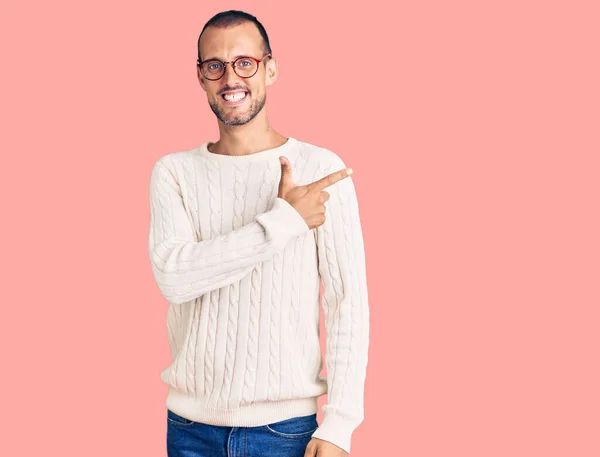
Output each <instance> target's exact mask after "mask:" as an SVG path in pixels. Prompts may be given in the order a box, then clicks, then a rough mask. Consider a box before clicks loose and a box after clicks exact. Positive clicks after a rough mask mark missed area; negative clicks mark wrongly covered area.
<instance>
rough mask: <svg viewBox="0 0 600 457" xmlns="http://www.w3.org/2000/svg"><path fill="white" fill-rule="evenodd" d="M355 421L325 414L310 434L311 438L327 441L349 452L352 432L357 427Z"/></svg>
mask: <svg viewBox="0 0 600 457" xmlns="http://www.w3.org/2000/svg"><path fill="white" fill-rule="evenodd" d="M358 425H359V424H357V423H356V421H349V420H347V419H344V418H341V417H339V416H338V417H335V416H327V415H325V417H324V419H323V422H322V423H321V425H319V428H317V430H316V431H315V432H314V433H313V434H312V437H313V438H319V439H321V440H325V441H329V442H330V443H333V444H335V445H336V446H337V447H340V448H342V449H343V450H344V451H346V452H347V453H348V454H350V442H351V440H352V433H353V432H354V430H355V429H356V427H358Z"/></svg>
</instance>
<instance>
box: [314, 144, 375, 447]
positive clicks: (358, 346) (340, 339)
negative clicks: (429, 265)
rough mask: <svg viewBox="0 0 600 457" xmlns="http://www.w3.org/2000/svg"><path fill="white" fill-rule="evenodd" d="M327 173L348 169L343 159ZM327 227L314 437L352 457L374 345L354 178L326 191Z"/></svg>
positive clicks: (321, 251) (322, 234)
mask: <svg viewBox="0 0 600 457" xmlns="http://www.w3.org/2000/svg"><path fill="white" fill-rule="evenodd" d="M333 162H334V163H333V165H332V166H331V168H330V169H329V170H328V171H327V173H331V172H334V171H337V170H340V169H342V168H346V165H345V164H344V162H343V161H342V159H341V158H339V157H338V156H337V155H335V156H334V161H333ZM325 190H326V191H327V192H329V194H330V199H329V200H328V201H327V202H326V203H325V206H326V211H325V216H326V220H325V223H324V224H322V225H321V226H319V227H317V229H316V237H317V251H318V258H319V274H320V276H321V279H322V281H323V286H324V292H323V301H322V306H323V310H324V317H325V330H326V356H325V357H326V371H327V403H326V404H325V405H323V408H322V410H323V416H324V417H323V421H322V423H321V424H320V426H319V427H318V429H317V430H316V431H315V432H314V433H313V435H312V436H313V437H314V438H320V439H322V440H325V441H329V442H331V443H333V444H335V445H336V446H338V447H340V448H342V449H343V450H345V451H346V452H348V453H350V442H351V437H352V433H353V432H354V430H355V429H356V428H357V427H358V426H359V424H360V423H361V422H362V421H363V418H364V409H363V402H364V383H365V379H366V368H367V359H368V354H367V352H368V345H369V306H368V295H367V277H366V259H365V252H364V245H363V235H362V228H361V223H360V216H359V212H358V201H357V197H356V191H355V187H354V182H353V181H352V177H347V178H344V179H342V180H341V181H339V182H337V183H336V184H334V185H332V186H329V187H327V188H326V189H325Z"/></svg>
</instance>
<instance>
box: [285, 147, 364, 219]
mask: <svg viewBox="0 0 600 457" xmlns="http://www.w3.org/2000/svg"><path fill="white" fill-rule="evenodd" d="M279 161H280V162H281V180H280V181H279V194H278V195H277V196H278V197H280V198H283V199H284V200H285V201H287V202H288V203H289V204H290V205H292V206H293V207H294V208H295V209H296V211H298V212H299V213H300V215H301V216H302V217H303V218H304V221H305V222H306V225H308V227H309V228H310V229H313V228H316V227H318V226H320V225H322V224H323V223H324V222H325V204H324V203H325V202H326V201H327V200H329V192H326V191H324V190H323V189H325V188H326V187H328V186H331V185H333V184H335V183H336V182H338V181H341V180H342V179H344V178H347V177H348V176H350V175H351V174H352V168H343V169H341V170H338V171H336V172H333V173H331V174H329V175H327V176H325V177H323V178H321V179H319V180H317V181H315V182H312V183H310V184H307V185H304V186H298V185H296V184H295V183H294V180H293V178H292V164H291V163H290V162H289V160H288V159H287V157H284V156H281V157H280V158H279Z"/></svg>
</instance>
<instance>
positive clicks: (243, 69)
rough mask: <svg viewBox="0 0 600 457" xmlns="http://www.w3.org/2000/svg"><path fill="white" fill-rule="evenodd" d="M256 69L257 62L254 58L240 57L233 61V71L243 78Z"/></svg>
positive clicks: (250, 74)
mask: <svg viewBox="0 0 600 457" xmlns="http://www.w3.org/2000/svg"><path fill="white" fill-rule="evenodd" d="M257 69H258V64H257V63H256V61H255V60H252V59H247V58H245V57H242V58H241V59H238V60H236V61H235V72H236V73H237V74H238V75H239V76H241V77H243V78H247V77H248V76H252V75H253V74H254V73H256V70H257Z"/></svg>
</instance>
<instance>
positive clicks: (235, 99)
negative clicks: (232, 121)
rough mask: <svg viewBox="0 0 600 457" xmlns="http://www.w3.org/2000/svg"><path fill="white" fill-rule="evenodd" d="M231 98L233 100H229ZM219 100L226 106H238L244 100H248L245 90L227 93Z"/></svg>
mask: <svg viewBox="0 0 600 457" xmlns="http://www.w3.org/2000/svg"><path fill="white" fill-rule="evenodd" d="M225 95H227V96H228V97H230V100H227V99H226V98H225ZM241 95H243V97H241ZM232 96H233V98H232V99H231V97H232ZM240 97H241V98H240ZM221 98H222V99H223V101H224V102H225V104H226V105H232V106H233V105H240V104H242V103H243V102H244V101H245V100H246V98H248V92H247V91H245V90H235V91H228V92H224V93H222V94H221Z"/></svg>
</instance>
